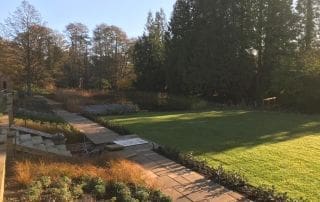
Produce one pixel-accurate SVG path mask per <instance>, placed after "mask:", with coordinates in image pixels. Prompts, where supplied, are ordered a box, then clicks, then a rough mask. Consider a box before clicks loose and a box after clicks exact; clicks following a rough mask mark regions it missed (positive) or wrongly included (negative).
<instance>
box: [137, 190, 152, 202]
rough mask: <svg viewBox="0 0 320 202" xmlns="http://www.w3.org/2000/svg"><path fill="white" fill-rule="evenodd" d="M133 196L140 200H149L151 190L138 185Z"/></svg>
mask: <svg viewBox="0 0 320 202" xmlns="http://www.w3.org/2000/svg"><path fill="white" fill-rule="evenodd" d="M133 196H134V198H136V199H138V200H140V201H148V199H149V198H150V192H149V190H147V189H146V188H144V187H136V188H135V189H134V191H133Z"/></svg>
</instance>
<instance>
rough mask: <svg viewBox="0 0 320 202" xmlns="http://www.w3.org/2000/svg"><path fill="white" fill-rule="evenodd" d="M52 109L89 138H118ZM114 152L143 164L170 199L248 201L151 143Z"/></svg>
mask: <svg viewBox="0 0 320 202" xmlns="http://www.w3.org/2000/svg"><path fill="white" fill-rule="evenodd" d="M48 103H49V104H50V100H49V102H48ZM51 104H52V103H51ZM53 104H54V103H53ZM55 104H57V103H55ZM55 112H56V113H57V114H58V115H59V116H61V117H62V118H64V119H65V120H66V121H67V122H69V123H70V124H71V125H72V126H73V127H75V128H76V129H78V130H81V131H82V132H84V133H85V134H86V135H87V137H88V138H89V139H90V140H92V141H93V142H96V143H105V142H109V141H111V140H113V139H119V138H121V137H120V136H119V135H118V134H116V133H114V132H113V131H110V130H109V129H106V128H104V127H102V126H100V125H98V124H96V123H94V122H92V121H90V120H88V119H86V118H84V117H82V116H80V115H77V114H73V113H69V112H67V111H64V110H55ZM122 138H123V137H122ZM129 153H131V154H133V153H134V154H135V155H131V156H130V155H128V154H129ZM117 154H118V155H120V156H127V157H128V156H130V157H128V158H129V160H132V161H135V162H137V163H138V164H140V165H141V166H143V167H144V168H145V169H146V172H147V174H148V176H150V177H152V178H154V179H155V180H156V181H157V182H158V183H159V185H160V187H161V191H162V192H163V193H165V194H167V195H169V196H171V197H172V198H173V200H174V201H181V202H184V201H185V202H200V201H201V202H205V201H210V202H218V201H219V202H220V201H221V202H236V201H248V200H246V199H245V197H244V196H242V195H240V194H238V193H236V192H233V191H230V190H228V189H226V188H224V187H223V186H221V185H218V184H216V183H213V182H211V181H210V180H207V179H206V178H205V177H203V176H202V175H200V174H198V173H196V172H193V171H191V170H190V169H187V168H186V167H184V166H182V165H179V164H177V163H175V162H174V161H171V160H169V159H167V158H165V157H163V156H161V155H159V154H157V153H155V152H153V151H152V145H151V144H146V145H138V146H133V147H128V148H126V149H125V150H124V151H121V152H115V155H117Z"/></svg>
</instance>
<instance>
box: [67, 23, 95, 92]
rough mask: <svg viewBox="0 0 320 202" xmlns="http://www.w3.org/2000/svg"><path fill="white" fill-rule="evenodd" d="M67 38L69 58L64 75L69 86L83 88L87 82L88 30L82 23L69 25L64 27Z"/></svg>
mask: <svg viewBox="0 0 320 202" xmlns="http://www.w3.org/2000/svg"><path fill="white" fill-rule="evenodd" d="M66 33H67V36H68V38H69V58H70V61H69V63H68V65H66V68H65V69H66V73H67V74H68V77H69V86H72V87H81V88H85V87H87V85H88V80H89V72H88V69H89V61H88V55H89V44H90V40H89V29H88V28H87V26H85V25H84V24H82V23H70V24H68V25H67V26H66Z"/></svg>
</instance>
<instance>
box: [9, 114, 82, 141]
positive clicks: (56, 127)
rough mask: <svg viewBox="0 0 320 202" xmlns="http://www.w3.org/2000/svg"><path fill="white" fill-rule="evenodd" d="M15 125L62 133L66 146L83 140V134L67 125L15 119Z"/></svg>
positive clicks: (51, 132)
mask: <svg viewBox="0 0 320 202" xmlns="http://www.w3.org/2000/svg"><path fill="white" fill-rule="evenodd" d="M15 125H17V126H22V127H28V128H31V129H34V130H38V131H42V132H46V133H50V134H57V133H62V134H64V136H65V137H66V139H67V142H66V143H67V144H74V143H79V142H82V141H83V139H84V137H85V136H84V134H83V133H81V132H79V131H78V130H76V129H74V128H73V127H72V126H71V125H69V124H67V123H52V122H39V121H34V120H29V119H27V120H22V119H15Z"/></svg>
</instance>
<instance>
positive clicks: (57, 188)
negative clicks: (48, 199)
mask: <svg viewBox="0 0 320 202" xmlns="http://www.w3.org/2000/svg"><path fill="white" fill-rule="evenodd" d="M71 185H72V180H71V179H70V178H68V177H67V176H63V177H61V178H60V179H59V180H58V181H57V182H56V183H55V184H54V185H53V187H52V188H51V190H50V193H51V195H52V197H53V198H54V199H55V200H57V201H63V202H69V201H73V196H72V192H71V190H70V187H71Z"/></svg>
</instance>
